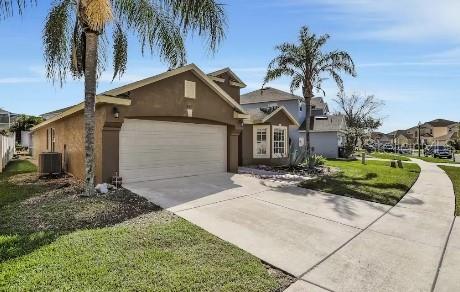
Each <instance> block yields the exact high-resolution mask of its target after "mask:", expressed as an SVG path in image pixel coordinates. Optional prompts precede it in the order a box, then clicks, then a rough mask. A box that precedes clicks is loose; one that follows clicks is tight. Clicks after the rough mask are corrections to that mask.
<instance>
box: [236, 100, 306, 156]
mask: <svg viewBox="0 0 460 292" xmlns="http://www.w3.org/2000/svg"><path fill="white" fill-rule="evenodd" d="M247 112H248V114H249V119H247V120H245V121H244V127H243V133H242V137H241V138H242V139H241V143H242V145H241V149H242V151H241V153H242V155H241V161H240V164H241V165H257V164H265V165H286V164H288V163H289V134H288V133H289V131H288V130H289V129H290V128H291V127H295V128H298V127H299V123H298V122H297V120H296V119H295V118H294V117H293V116H292V115H291V114H290V113H289V111H288V110H287V109H286V108H285V107H284V106H281V107H278V106H274V107H267V108H255V109H250V110H247Z"/></svg>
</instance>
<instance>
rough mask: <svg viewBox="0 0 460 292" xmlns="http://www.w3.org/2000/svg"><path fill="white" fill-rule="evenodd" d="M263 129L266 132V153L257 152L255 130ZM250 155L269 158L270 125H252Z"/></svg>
mask: <svg viewBox="0 0 460 292" xmlns="http://www.w3.org/2000/svg"><path fill="white" fill-rule="evenodd" d="M259 129H265V130H266V132H267V153H266V154H257V130H259ZM252 135H253V136H252V142H253V143H252V144H253V145H252V146H253V149H252V154H253V155H252V156H253V158H270V145H271V144H270V125H257V126H253V129H252Z"/></svg>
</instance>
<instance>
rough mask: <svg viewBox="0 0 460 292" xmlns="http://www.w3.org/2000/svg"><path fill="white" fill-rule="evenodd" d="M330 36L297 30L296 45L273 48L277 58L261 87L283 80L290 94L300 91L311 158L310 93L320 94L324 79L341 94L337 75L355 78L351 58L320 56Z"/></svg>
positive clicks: (338, 54) (340, 54)
mask: <svg viewBox="0 0 460 292" xmlns="http://www.w3.org/2000/svg"><path fill="white" fill-rule="evenodd" d="M328 39H329V35H327V34H326V35H321V36H318V37H317V36H316V34H314V33H312V32H310V30H309V29H308V27H306V26H303V27H302V28H301V29H300V34H299V39H298V44H295V43H283V44H281V45H278V46H276V47H275V49H276V50H277V51H278V52H279V55H278V56H277V57H275V58H274V59H273V60H272V61H271V62H270V64H269V65H268V70H267V74H266V76H265V79H264V86H265V84H267V83H268V82H270V81H272V80H275V79H278V78H280V77H282V76H288V77H290V78H291V84H290V87H291V92H292V93H293V92H294V91H295V90H296V89H298V88H302V95H303V98H304V101H305V106H306V120H305V123H306V128H305V133H306V135H305V151H306V155H307V157H310V151H311V149H310V133H309V131H310V115H311V99H312V97H314V94H313V90H315V89H316V90H317V91H322V92H323V93H324V90H323V89H322V88H321V83H322V82H323V81H324V80H325V78H323V75H329V76H330V77H332V79H334V81H335V82H336V84H337V86H338V87H339V89H340V90H343V80H342V78H341V76H340V73H341V72H343V73H346V74H349V75H351V76H353V77H355V76H356V71H355V65H354V63H353V60H352V59H351V57H350V55H349V54H348V53H347V52H344V51H331V52H323V51H322V49H323V46H324V45H325V44H326V42H327V40H328Z"/></svg>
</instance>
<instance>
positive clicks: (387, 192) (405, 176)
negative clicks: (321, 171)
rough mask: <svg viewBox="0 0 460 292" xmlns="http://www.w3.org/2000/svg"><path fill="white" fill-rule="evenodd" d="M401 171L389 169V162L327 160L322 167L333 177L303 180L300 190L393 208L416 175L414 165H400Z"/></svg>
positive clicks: (415, 178) (416, 167) (417, 167)
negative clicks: (330, 194) (321, 192)
mask: <svg viewBox="0 0 460 292" xmlns="http://www.w3.org/2000/svg"><path fill="white" fill-rule="evenodd" d="M403 165H404V168H402V169H400V168H392V167H390V162H389V161H376V160H369V161H367V164H366V165H363V164H361V161H341V160H328V161H327V162H326V166H330V167H333V168H337V170H338V171H337V173H335V174H332V175H327V176H321V177H319V178H317V179H313V180H307V181H305V182H303V183H301V186H302V187H304V188H307V189H313V190H320V191H324V192H328V193H332V194H337V195H342V196H348V197H353V198H357V199H362V200H367V201H372V202H378V203H383V204H388V205H395V204H396V203H398V202H399V200H400V199H401V198H402V197H403V196H404V195H405V194H406V192H407V191H408V190H409V189H410V188H411V186H412V185H413V184H414V182H415V181H416V180H417V178H418V175H419V173H420V167H419V166H418V165H417V164H415V163H403Z"/></svg>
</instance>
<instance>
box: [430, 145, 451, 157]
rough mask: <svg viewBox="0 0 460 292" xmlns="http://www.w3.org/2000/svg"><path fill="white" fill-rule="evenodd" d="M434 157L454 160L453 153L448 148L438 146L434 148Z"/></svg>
mask: <svg viewBox="0 0 460 292" xmlns="http://www.w3.org/2000/svg"><path fill="white" fill-rule="evenodd" d="M433 157H434V158H447V159H451V158H452V152H451V151H450V149H449V148H447V147H444V146H437V147H434V149H433Z"/></svg>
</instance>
